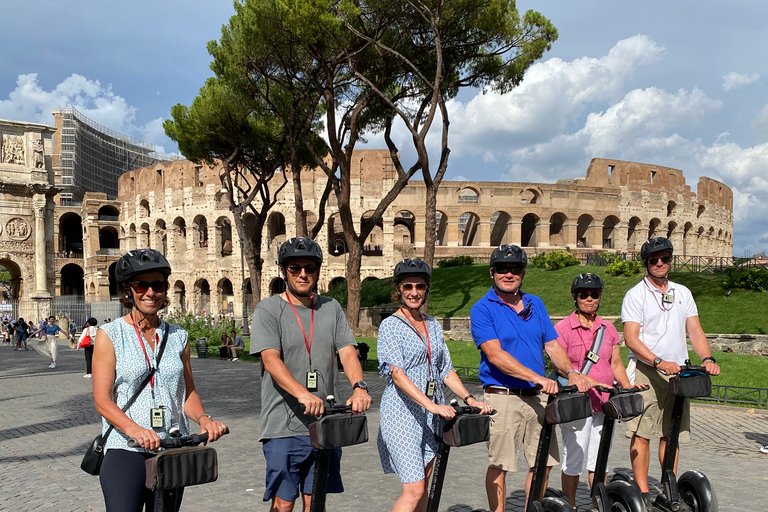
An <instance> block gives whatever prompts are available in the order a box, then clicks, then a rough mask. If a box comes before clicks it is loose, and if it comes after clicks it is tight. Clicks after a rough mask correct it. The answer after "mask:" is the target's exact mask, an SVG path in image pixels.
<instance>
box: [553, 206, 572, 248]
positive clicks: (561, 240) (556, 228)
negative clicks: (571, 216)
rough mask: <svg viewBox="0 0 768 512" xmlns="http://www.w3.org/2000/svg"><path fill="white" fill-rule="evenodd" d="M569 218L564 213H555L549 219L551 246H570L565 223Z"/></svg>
mask: <svg viewBox="0 0 768 512" xmlns="http://www.w3.org/2000/svg"><path fill="white" fill-rule="evenodd" d="M567 220H568V217H567V216H566V215H565V214H564V213H563V212H557V213H553V214H552V216H551V217H550V218H549V245H554V246H556V247H565V246H566V245H568V236H567V234H566V232H565V222H566V221H567Z"/></svg>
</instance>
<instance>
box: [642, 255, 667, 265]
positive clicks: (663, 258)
mask: <svg viewBox="0 0 768 512" xmlns="http://www.w3.org/2000/svg"><path fill="white" fill-rule="evenodd" d="M659 260H661V262H662V263H663V264H665V265H669V262H670V261H672V256H662V257H661V258H648V263H650V264H651V265H655V264H657V263H658V262H659Z"/></svg>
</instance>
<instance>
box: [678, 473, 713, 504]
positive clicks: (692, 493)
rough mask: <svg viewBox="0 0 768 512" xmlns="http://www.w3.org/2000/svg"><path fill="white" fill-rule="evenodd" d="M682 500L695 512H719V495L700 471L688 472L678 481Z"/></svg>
mask: <svg viewBox="0 0 768 512" xmlns="http://www.w3.org/2000/svg"><path fill="white" fill-rule="evenodd" d="M677 490H678V492H679V493H680V498H681V499H682V500H683V501H684V502H685V503H686V505H688V506H689V507H691V510H692V511H693V512H718V505H717V495H716V494H715V490H714V489H713V488H712V485H711V484H710V483H709V479H708V478H707V477H706V476H704V474H703V473H701V472H700V471H686V472H685V473H683V474H682V476H680V478H678V479H677Z"/></svg>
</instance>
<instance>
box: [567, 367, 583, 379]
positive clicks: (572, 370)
mask: <svg viewBox="0 0 768 512" xmlns="http://www.w3.org/2000/svg"><path fill="white" fill-rule="evenodd" d="M572 373H575V374H577V375H581V372H580V371H579V370H575V369H573V368H571V369H570V370H568V371H567V372H566V373H565V376H566V377H567V376H569V375H570V374H572Z"/></svg>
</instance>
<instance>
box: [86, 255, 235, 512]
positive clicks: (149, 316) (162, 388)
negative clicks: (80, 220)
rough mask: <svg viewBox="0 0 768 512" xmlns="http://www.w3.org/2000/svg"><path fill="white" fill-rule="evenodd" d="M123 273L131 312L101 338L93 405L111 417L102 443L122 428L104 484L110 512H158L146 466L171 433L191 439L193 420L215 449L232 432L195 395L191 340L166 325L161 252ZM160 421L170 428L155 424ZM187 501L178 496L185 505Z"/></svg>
mask: <svg viewBox="0 0 768 512" xmlns="http://www.w3.org/2000/svg"><path fill="white" fill-rule="evenodd" d="M115 273H116V280H117V284H118V287H119V288H120V290H121V292H123V293H124V294H125V296H124V305H125V306H126V307H128V308H130V309H131V312H130V313H129V314H127V315H125V316H124V317H122V318H119V319H117V320H116V321H114V322H111V323H109V324H106V325H103V326H102V328H101V329H100V330H99V331H98V333H97V334H96V343H95V345H94V353H93V397H94V402H95V404H96V410H97V411H98V413H99V414H101V416H102V417H103V429H102V435H103V434H105V433H106V431H107V429H108V428H109V426H110V425H112V426H114V430H113V431H112V432H111V433H110V435H109V436H108V437H107V440H106V443H105V445H104V446H105V456H104V461H103V463H102V465H101V471H100V474H99V478H100V481H101V488H102V492H103V494H104V501H105V504H106V510H107V512H123V511H125V512H128V511H136V510H140V509H141V508H142V507H144V508H145V510H147V511H154V510H155V508H156V506H157V497H156V493H154V492H153V491H150V490H149V489H147V488H146V487H145V486H144V481H145V476H146V472H145V469H144V467H145V466H144V461H145V460H146V459H148V458H150V457H152V456H153V455H154V454H155V453H154V452H156V451H157V450H158V448H159V447H160V440H161V439H163V438H165V437H167V436H168V431H169V429H171V428H178V429H179V430H180V432H181V434H182V435H189V424H188V421H187V418H190V419H192V420H193V421H195V422H197V423H199V425H200V433H205V432H207V433H208V439H209V441H215V440H216V439H218V438H219V437H221V436H222V435H223V434H224V433H225V431H226V426H225V425H224V424H223V423H221V422H218V421H214V420H213V419H212V418H211V416H210V415H209V414H206V413H205V409H204V408H203V404H202V402H201V400H200V396H199V395H198V393H197V391H196V389H195V384H194V380H193V378H192V367H191V365H190V351H191V350H190V346H189V342H188V334H187V332H186V331H185V330H184V329H182V328H181V327H179V326H176V325H170V324H168V323H166V322H164V321H163V320H161V319H160V318H159V317H158V312H159V311H160V310H161V309H163V308H164V307H166V306H167V304H168V299H167V296H166V292H167V290H168V276H169V275H170V273H171V267H170V265H169V264H168V260H166V259H165V257H164V256H163V255H162V254H160V253H159V252H158V251H155V250H153V249H139V250H137V251H131V252H128V253H126V254H125V255H123V256H122V257H121V258H120V260H119V261H118V262H117V265H116V270H115ZM166 333H167V340H166V341H165V342H164V341H163V340H164V339H165V337H166ZM163 343H165V345H164V346H163ZM158 356H160V361H159V363H158ZM152 369H154V370H155V373H154V375H153V377H152V379H151V380H150V382H149V383H148V384H147V385H146V386H145V387H144V389H143V390H142V391H141V393H140V394H139V396H138V398H137V399H136V401H135V402H134V403H133V404H132V405H131V407H130V408H129V409H128V410H127V411H126V412H123V411H122V410H121V409H122V408H123V407H124V406H125V405H126V404H127V403H128V401H129V400H130V399H131V397H133V396H134V394H135V393H136V392H137V391H138V390H139V387H140V386H141V383H142V382H143V381H144V380H145V378H146V376H147V375H149V373H150V371H151V370H152ZM158 413H159V414H160V416H161V417H162V421H161V423H162V425H159V424H157V422H156V421H155V422H153V421H152V417H156V416H157V415H158ZM130 438H134V439H136V440H138V442H139V445H140V447H138V448H131V447H129V446H128V439H130ZM157 494H159V493H157ZM182 494H183V493H182V492H179V493H178V503H177V505H180V502H181V497H182Z"/></svg>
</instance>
